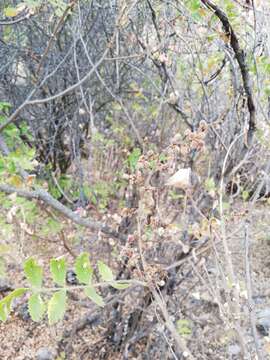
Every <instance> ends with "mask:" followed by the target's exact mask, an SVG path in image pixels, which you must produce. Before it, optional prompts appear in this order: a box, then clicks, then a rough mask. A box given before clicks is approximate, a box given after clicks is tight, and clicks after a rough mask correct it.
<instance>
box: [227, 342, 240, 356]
mask: <svg viewBox="0 0 270 360" xmlns="http://www.w3.org/2000/svg"><path fill="white" fill-rule="evenodd" d="M240 352H241V348H240V346H239V345H237V344H233V345H229V346H228V355H230V356H231V357H234V356H238V355H239V354H240Z"/></svg>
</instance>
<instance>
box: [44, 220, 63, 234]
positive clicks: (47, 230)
mask: <svg viewBox="0 0 270 360" xmlns="http://www.w3.org/2000/svg"><path fill="white" fill-rule="evenodd" d="M62 229H63V224H61V223H60V222H59V221H56V220H55V219H52V218H48V219H47V220H46V222H45V223H44V224H43V226H42V229H41V235H44V236H51V235H56V234H58V233H59V232H60V231H61V230H62Z"/></svg>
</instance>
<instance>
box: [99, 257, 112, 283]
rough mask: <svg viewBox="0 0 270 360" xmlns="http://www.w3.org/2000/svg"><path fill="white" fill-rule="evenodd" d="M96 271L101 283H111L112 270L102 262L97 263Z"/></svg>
mask: <svg viewBox="0 0 270 360" xmlns="http://www.w3.org/2000/svg"><path fill="white" fill-rule="evenodd" d="M98 271H99V274H100V276H101V278H102V280H103V281H110V282H111V281H113V280H114V276H113V272H112V270H111V269H110V268H109V266H108V265H106V264H104V262H102V261H98Z"/></svg>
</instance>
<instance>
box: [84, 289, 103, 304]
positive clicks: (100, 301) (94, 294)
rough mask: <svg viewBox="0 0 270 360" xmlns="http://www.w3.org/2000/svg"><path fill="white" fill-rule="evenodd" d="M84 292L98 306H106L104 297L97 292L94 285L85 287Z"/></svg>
mask: <svg viewBox="0 0 270 360" xmlns="http://www.w3.org/2000/svg"><path fill="white" fill-rule="evenodd" d="M84 293H85V295H86V296H87V297H89V299H90V300H92V301H93V302H94V303H95V304H97V305H98V306H104V305H105V303H104V300H103V299H102V297H101V296H100V295H99V294H98V293H97V292H96V290H95V288H94V287H93V286H87V287H86V288H85V289H84Z"/></svg>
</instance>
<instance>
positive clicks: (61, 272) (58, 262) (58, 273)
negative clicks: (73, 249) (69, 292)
mask: <svg viewBox="0 0 270 360" xmlns="http://www.w3.org/2000/svg"><path fill="white" fill-rule="evenodd" d="M50 270H51V274H52V278H53V281H54V282H55V283H56V284H57V285H60V286H65V283H66V272H67V265H66V261H65V259H64V258H62V259H51V261H50Z"/></svg>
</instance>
